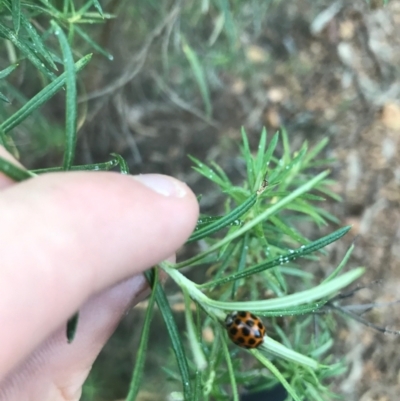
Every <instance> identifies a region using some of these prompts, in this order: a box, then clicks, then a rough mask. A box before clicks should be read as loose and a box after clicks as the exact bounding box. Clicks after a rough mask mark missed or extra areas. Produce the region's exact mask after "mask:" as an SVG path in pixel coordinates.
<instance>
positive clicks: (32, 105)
mask: <svg viewBox="0 0 400 401" xmlns="http://www.w3.org/2000/svg"><path fill="white" fill-rule="evenodd" d="M91 58H92V55H91V54H88V55H86V56H85V57H82V58H81V59H80V60H79V61H77V62H76V63H75V70H76V71H80V70H82V69H83V67H85V66H86V64H87V63H88V62H89V61H90V59H91ZM66 76H67V74H66V73H65V72H64V73H63V74H61V75H60V76H59V77H58V78H57V79H55V80H54V81H53V82H51V83H50V84H49V85H47V86H46V87H45V88H43V89H42V90H41V91H40V92H39V93H38V94H36V95H35V96H34V97H32V98H31V99H30V100H29V101H28V102H27V103H25V104H24V105H23V106H22V107H21V108H20V109H19V110H18V111H17V112H16V113H14V114H13V115H12V116H11V117H9V118H8V119H7V120H6V121H4V122H3V123H2V124H1V129H2V130H3V131H4V132H5V133H7V132H9V131H10V130H12V129H13V128H14V127H16V126H17V125H18V124H20V123H21V122H22V121H23V120H25V119H26V118H27V117H29V116H30V115H31V114H32V113H33V112H34V111H35V110H36V109H38V108H39V107H40V106H41V105H42V104H43V103H45V102H47V100H49V99H50V98H51V97H53V96H54V95H55V94H56V93H57V92H58V91H59V90H60V89H61V88H62V87H63V86H64V84H65V79H66Z"/></svg>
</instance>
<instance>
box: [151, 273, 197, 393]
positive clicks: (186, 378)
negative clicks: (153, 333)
mask: <svg viewBox="0 0 400 401" xmlns="http://www.w3.org/2000/svg"><path fill="white" fill-rule="evenodd" d="M145 275H146V277H147V279H148V280H151V281H153V277H152V274H151V272H149V271H147V272H146V273H145ZM155 293H156V294H155V297H156V302H157V305H158V308H159V310H160V312H161V314H162V316H163V319H164V322H165V325H166V327H167V331H168V334H169V338H170V339H171V344H172V348H173V350H174V353H175V357H176V361H177V364H178V368H179V372H180V374H181V380H182V387H183V394H184V399H185V400H191V399H192V394H193V390H192V384H191V381H190V374H189V366H188V363H187V361H188V359H187V357H186V353H185V350H184V348H183V344H182V341H181V333H180V331H179V329H178V327H177V325H176V322H175V319H174V315H173V313H172V310H171V307H170V306H169V303H168V300H167V297H166V295H165V292H164V290H163V288H162V287H161V285H158V286H157V287H156V289H155Z"/></svg>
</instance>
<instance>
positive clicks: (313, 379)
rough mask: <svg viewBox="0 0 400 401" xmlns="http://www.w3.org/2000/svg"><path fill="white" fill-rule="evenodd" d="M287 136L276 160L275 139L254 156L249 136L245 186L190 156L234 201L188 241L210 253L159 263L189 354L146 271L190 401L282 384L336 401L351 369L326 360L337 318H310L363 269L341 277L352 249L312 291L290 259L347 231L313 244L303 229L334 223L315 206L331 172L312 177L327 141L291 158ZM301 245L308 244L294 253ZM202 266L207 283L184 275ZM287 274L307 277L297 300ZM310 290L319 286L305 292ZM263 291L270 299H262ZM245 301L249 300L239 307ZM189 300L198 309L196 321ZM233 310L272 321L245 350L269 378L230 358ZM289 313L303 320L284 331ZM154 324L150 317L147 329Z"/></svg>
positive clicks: (301, 395)
mask: <svg viewBox="0 0 400 401" xmlns="http://www.w3.org/2000/svg"><path fill="white" fill-rule="evenodd" d="M282 138H283V144H284V146H283V153H282V155H281V157H280V158H279V159H278V158H276V157H275V156H274V150H275V147H276V145H277V142H278V134H276V135H275V136H274V137H273V138H272V139H271V141H270V143H269V145H268V147H267V146H266V144H267V135H266V132H265V131H263V133H262V134H261V139H260V144H259V147H258V151H257V154H256V155H255V156H253V155H252V154H251V152H250V149H249V145H248V142H247V136H246V134H245V132H244V131H243V147H242V156H243V159H244V161H245V163H246V168H247V180H246V182H245V184H244V185H243V186H241V187H238V186H235V185H233V184H232V183H231V182H230V180H229V178H228V177H227V176H226V175H225V173H224V172H223V171H222V170H221V169H220V167H219V166H218V165H216V164H215V163H211V165H212V167H208V166H207V165H205V164H204V163H202V162H200V161H198V160H196V159H194V158H192V160H193V161H194V162H195V164H196V167H195V169H196V170H197V171H198V172H199V173H200V174H202V175H204V176H205V177H207V178H208V179H210V180H212V181H213V182H214V183H215V184H217V185H218V186H219V188H220V190H221V191H223V192H224V193H226V194H227V195H228V200H227V202H226V203H225V206H226V214H225V215H224V216H221V217H217V218H215V217H210V216H202V217H201V218H200V220H199V223H198V226H197V229H196V231H195V232H194V233H193V235H192V236H191V238H189V241H188V242H191V241H193V240H199V239H203V238H207V239H206V241H207V249H206V250H205V251H203V252H202V253H200V254H198V255H196V256H194V257H192V258H190V259H187V260H185V261H181V262H179V263H177V264H175V265H171V264H169V263H161V264H160V266H159V268H161V269H163V270H164V271H165V272H166V273H167V274H168V275H169V276H170V277H171V278H172V279H173V280H174V281H175V282H176V284H178V286H179V287H180V288H181V290H182V292H183V294H184V299H185V305H186V315H185V316H186V325H187V340H188V346H189V349H190V351H191V356H192V358H189V357H188V355H186V354H185V350H186V348H185V346H184V340H183V339H182V336H181V335H180V333H179V330H178V329H177V326H176V324H175V323H174V318H173V314H172V312H171V309H170V306H169V304H168V301H167V298H166V296H165V294H164V291H163V290H162V288H161V286H160V285H159V284H158V281H157V280H156V279H155V278H154V273H153V274H152V273H149V274H148V279H149V282H151V283H152V285H153V296H152V301H151V303H154V301H155V302H157V304H158V307H159V309H160V311H161V313H162V315H163V317H164V319H165V322H166V324H167V328H168V333H169V335H170V338H171V341H172V346H173V349H174V352H175V356H176V359H177V363H178V371H179V374H180V376H176V374H172V377H175V378H177V377H180V380H181V382H182V386H183V390H182V391H183V399H185V400H208V399H215V400H225V399H228V396H229V394H230V393H231V394H232V396H233V399H234V400H238V399H239V398H238V390H237V386H238V384H239V383H240V384H241V385H245V386H250V387H254V386H258V387H260V386H264V387H272V386H274V385H275V384H276V383H278V382H280V383H281V384H282V385H283V386H284V387H285V388H286V390H287V392H288V393H289V394H290V396H291V397H292V399H294V400H301V399H305V398H307V399H310V400H311V399H315V400H321V399H331V397H332V396H333V394H332V393H331V392H330V390H329V388H328V387H327V386H326V384H325V382H326V379H327V378H329V377H332V376H335V375H338V374H340V373H343V371H344V366H343V365H341V364H340V363H334V361H333V358H332V355H329V349H330V348H331V346H332V345H333V335H332V332H331V327H330V324H331V323H332V322H331V321H330V318H329V317H327V316H325V315H314V316H312V317H311V314H313V313H314V312H316V311H318V310H319V309H320V308H321V307H322V306H324V305H325V304H326V303H327V302H328V301H329V300H330V299H331V298H332V297H333V296H334V294H335V293H337V292H338V291H339V290H340V289H342V288H343V287H345V286H347V285H349V284H350V283H352V282H353V281H354V280H356V279H357V278H358V277H360V275H361V274H362V272H363V269H361V268H358V269H354V270H351V271H349V272H347V273H345V274H340V275H339V273H341V271H342V269H343V268H344V266H345V262H346V261H347V259H348V257H349V255H350V253H351V250H352V248H350V249H349V251H348V253H347V254H346V256H345V257H344V259H343V262H342V263H341V264H340V265H339V266H338V267H337V268H336V269H335V270H333V271H332V272H331V274H330V275H328V276H327V277H326V278H325V279H324V280H323V281H322V283H320V284H319V285H315V284H314V285H313V284H311V283H313V282H314V280H315V278H314V277H313V276H312V275H311V274H310V273H308V272H305V271H303V270H302V269H301V268H300V267H298V266H297V265H296V264H294V263H293V261H294V260H295V259H298V258H301V257H306V255H309V254H310V253H311V252H315V251H317V250H319V249H321V248H323V247H324V246H326V245H327V244H329V243H331V242H333V241H336V240H338V239H339V238H340V237H342V236H343V235H344V234H346V233H347V232H348V230H349V229H350V227H344V228H342V229H339V230H338V231H336V232H334V233H332V234H330V235H328V236H326V237H323V238H320V239H319V240H317V241H313V242H310V241H308V240H307V239H306V238H304V237H303V236H302V235H301V233H300V232H299V231H298V229H296V225H300V224H301V222H302V221H313V222H315V223H317V224H324V223H325V221H326V219H330V220H334V219H333V217H332V216H330V215H329V214H327V213H326V212H325V211H323V210H322V209H320V208H318V207H316V206H315V202H316V201H320V200H322V198H321V197H320V195H317V194H316V193H318V192H319V193H320V194H328V196H329V195H333V194H331V193H330V191H329V189H328V185H329V183H330V181H329V180H328V179H327V175H328V172H327V171H325V172H322V173H320V174H318V175H315V176H313V174H312V171H313V168H314V167H315V166H319V165H321V162H322V161H321V160H316V159H315V157H316V156H317V154H318V153H319V152H320V151H321V149H322V148H323V147H324V146H325V145H326V143H327V141H325V140H323V141H322V142H321V143H320V144H318V145H317V146H316V147H315V148H313V149H311V150H308V149H307V144H304V145H303V147H302V148H301V149H300V150H299V151H298V152H294V153H292V152H291V151H290V148H289V140H288V136H287V134H286V132H284V131H283V132H282ZM266 177H267V178H268V183H267V182H266V181H265V178H266ZM311 191H313V192H314V193H310V192H311ZM233 205H237V206H236V207H233ZM221 229H225V230H227V231H226V232H225V233H224V235H223V237H222V238H214V236H213V234H214V233H215V232H217V231H219V230H221ZM295 244H300V245H301V246H300V247H299V248H297V249H293V248H294V246H295ZM200 264H203V265H204V264H208V265H209V264H211V266H212V267H211V270H212V273H211V274H210V275H209V276H210V277H209V278H208V279H207V278H205V281H204V282H202V283H201V284H195V283H194V282H193V281H191V280H189V279H188V278H187V277H186V276H185V275H183V274H182V273H181V271H180V269H182V268H186V269H187V268H189V267H191V268H192V269H198V268H199V267H198V265H200ZM290 277H296V278H297V279H302V284H301V285H300V284H299V283H297V284H296V286H295V288H294V289H295V293H294V294H290V293H291V292H292V291H293V289H292V288H293V285H291V284H290V281H291V280H290ZM309 286H311V287H312V288H310V289H305V290H302V291H301V290H300V289H301V288H302V287H306V288H307V287H309ZM296 291H297V292H296ZM265 293H267V294H269V296H273V298H272V299H267V300H263V298H264V297H265V295H264V294H265ZM288 294H290V295H288ZM243 298H250V299H252V300H251V301H237V299H243ZM191 302H194V304H195V306H196V312H195V316H196V318H195V319H194V318H193V316H192V312H191ZM235 310H245V311H250V312H253V313H254V314H256V315H258V316H266V317H268V318H269V324H268V325H269V326H270V329H269V331H268V336H266V337H265V339H264V343H263V344H262V346H260V347H259V348H257V349H251V350H249V351H247V352H249V353H251V354H252V355H253V356H254V357H255V359H257V360H258V361H259V362H260V364H261V365H263V366H264V367H266V368H267V369H268V372H269V373H268V374H266V373H265V372H262V371H260V370H258V371H257V368H256V365H255V366H254V371H253V372H254V375H253V376H251V375H248V376H245V375H244V372H242V371H241V367H240V363H239V361H238V360H237V359H236V358H235V359H232V355H233V354H236V352H237V350H233V351H230V350H229V349H230V347H229V346H228V345H229V341H228V339H227V335H226V332H225V329H224V320H225V318H226V315H227V313H228V312H229V311H235ZM283 316H296V317H295V318H292V319H290V320H289V321H288V322H287V323H286V326H285V327H284V328H283V327H282V326H281V323H280V319H281V318H282V317H283ZM149 319H150V312H148V315H147V318H146V324H147V323H148V320H149ZM313 324H316V325H317V326H318V328H319V330H320V333H319V335H316V336H313V335H312V333H313V331H312V327H313ZM145 327H147V326H145ZM205 327H209V328H211V329H212V331H213V333H214V335H215V339H214V341H213V342H212V343H207V342H206V341H204V339H203V338H202V336H201V332H202V330H203V329H204V328H205ZM146 335H147V329H146V330H144V331H143V335H142V340H141V348H140V351H139V356H138V359H137V361H136V367H135V371H134V375H133V380H132V383H133V385H132V387H131V390H130V396H129V397H128V398H127V399H128V400H133V399H135V395H136V394H137V392H138V386H137V385H138V383H140V377H141V371H142V367H143V362H144V350H145V348H146ZM188 361H189V362H188ZM227 372H228V373H227ZM256 372H258V373H256ZM261 372H262V373H261ZM261 377H262V378H263V384H261ZM226 385H227V386H226ZM228 388H230V389H231V390H230V391H229V390H228Z"/></svg>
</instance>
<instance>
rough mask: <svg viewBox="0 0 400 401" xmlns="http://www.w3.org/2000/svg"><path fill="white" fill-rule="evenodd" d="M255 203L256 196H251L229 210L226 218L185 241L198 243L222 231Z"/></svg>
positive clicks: (196, 232)
mask: <svg viewBox="0 0 400 401" xmlns="http://www.w3.org/2000/svg"><path fill="white" fill-rule="evenodd" d="M256 201H257V194H253V195H251V196H250V197H249V198H248V199H246V201H244V202H243V203H242V204H241V205H239V206H238V207H237V208H235V209H233V210H231V211H230V212H229V213H228V214H227V215H226V216H224V217H222V218H221V219H218V220H217V221H214V222H213V223H211V224H209V225H207V226H206V227H204V228H201V229H199V230H197V231H195V232H194V233H193V234H192V235H191V236H190V237H189V239H188V240H187V241H186V242H187V243H189V242H193V241H198V240H200V239H202V238H205V237H207V236H209V235H211V234H213V233H215V232H217V231H219V230H222V229H223V228H225V227H226V226H227V225H229V224H231V223H233V222H234V221H235V220H237V219H238V218H239V217H241V216H243V214H245V213H246V212H248V211H249V210H250V209H251V208H252V207H253V206H254V205H255V203H256Z"/></svg>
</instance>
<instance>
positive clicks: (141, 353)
mask: <svg viewBox="0 0 400 401" xmlns="http://www.w3.org/2000/svg"><path fill="white" fill-rule="evenodd" d="M150 285H151V287H152V292H151V296H150V299H149V304H148V305H147V310H146V316H145V319H144V323H143V327H142V334H141V336H140V343H139V348H138V350H137V353H136V363H135V369H134V370H133V373H132V378H131V382H130V384H129V392H128V395H127V397H126V401H135V399H136V396H137V394H138V392H139V389H140V386H141V384H142V377H143V370H144V363H145V361H146V352H147V345H148V342H149V332H150V323H151V320H152V317H153V312H154V304H155V301H156V288H157V287H158V286H159V285H160V283H159V280H158V270H156V269H155V271H154V273H153V281H152V283H150Z"/></svg>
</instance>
